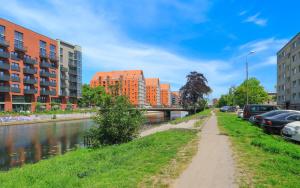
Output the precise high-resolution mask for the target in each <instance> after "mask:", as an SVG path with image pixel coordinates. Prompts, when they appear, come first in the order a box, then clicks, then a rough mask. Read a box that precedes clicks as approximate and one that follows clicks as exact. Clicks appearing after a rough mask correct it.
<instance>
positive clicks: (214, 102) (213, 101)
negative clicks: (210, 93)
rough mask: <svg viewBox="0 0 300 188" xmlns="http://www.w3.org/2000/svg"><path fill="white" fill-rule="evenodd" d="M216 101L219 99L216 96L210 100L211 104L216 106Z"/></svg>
mask: <svg viewBox="0 0 300 188" xmlns="http://www.w3.org/2000/svg"><path fill="white" fill-rule="evenodd" d="M218 102H219V100H218V99H217V98H214V99H213V100H212V105H213V106H216V105H218Z"/></svg>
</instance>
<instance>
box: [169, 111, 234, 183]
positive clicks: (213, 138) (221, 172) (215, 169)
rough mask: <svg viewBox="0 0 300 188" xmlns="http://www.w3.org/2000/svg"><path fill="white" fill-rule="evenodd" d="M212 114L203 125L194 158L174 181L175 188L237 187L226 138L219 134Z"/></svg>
mask: <svg viewBox="0 0 300 188" xmlns="http://www.w3.org/2000/svg"><path fill="white" fill-rule="evenodd" d="M219 133H220V132H219V129H218V127H217V119H216V116H215V115H214V114H213V115H212V116H211V118H210V119H209V120H208V121H207V122H206V124H205V125H204V127H203V129H202V132H201V139H200V142H199V146H198V147H199V148H198V152H197V154H196V156H195V157H194V158H193V160H192V162H191V164H190V165H189V167H188V168H187V169H186V170H185V171H184V172H183V173H182V174H181V175H180V177H179V178H178V179H177V180H176V181H175V183H174V187H176V188H187V187H188V188H193V187H195V188H202V187H203V188H210V187H220V188H227V187H230V188H231V187H237V185H236V183H235V179H234V173H235V167H234V161H233V157H232V151H231V148H230V144H229V141H228V138H227V137H226V136H224V135H220V134H219Z"/></svg>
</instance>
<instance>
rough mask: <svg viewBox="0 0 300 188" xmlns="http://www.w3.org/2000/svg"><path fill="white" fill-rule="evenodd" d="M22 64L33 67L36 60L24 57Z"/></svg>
mask: <svg viewBox="0 0 300 188" xmlns="http://www.w3.org/2000/svg"><path fill="white" fill-rule="evenodd" d="M24 63H26V64H30V65H35V64H36V60H35V59H33V58H31V57H24Z"/></svg>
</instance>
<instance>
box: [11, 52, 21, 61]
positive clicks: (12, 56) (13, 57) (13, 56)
mask: <svg viewBox="0 0 300 188" xmlns="http://www.w3.org/2000/svg"><path fill="white" fill-rule="evenodd" d="M10 58H11V59H12V60H15V61H20V58H19V56H18V54H14V53H11V54H10Z"/></svg>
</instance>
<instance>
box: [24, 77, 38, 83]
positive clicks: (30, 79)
mask: <svg viewBox="0 0 300 188" xmlns="http://www.w3.org/2000/svg"><path fill="white" fill-rule="evenodd" d="M24 83H25V84H36V83H37V81H36V79H32V78H25V79H24Z"/></svg>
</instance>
